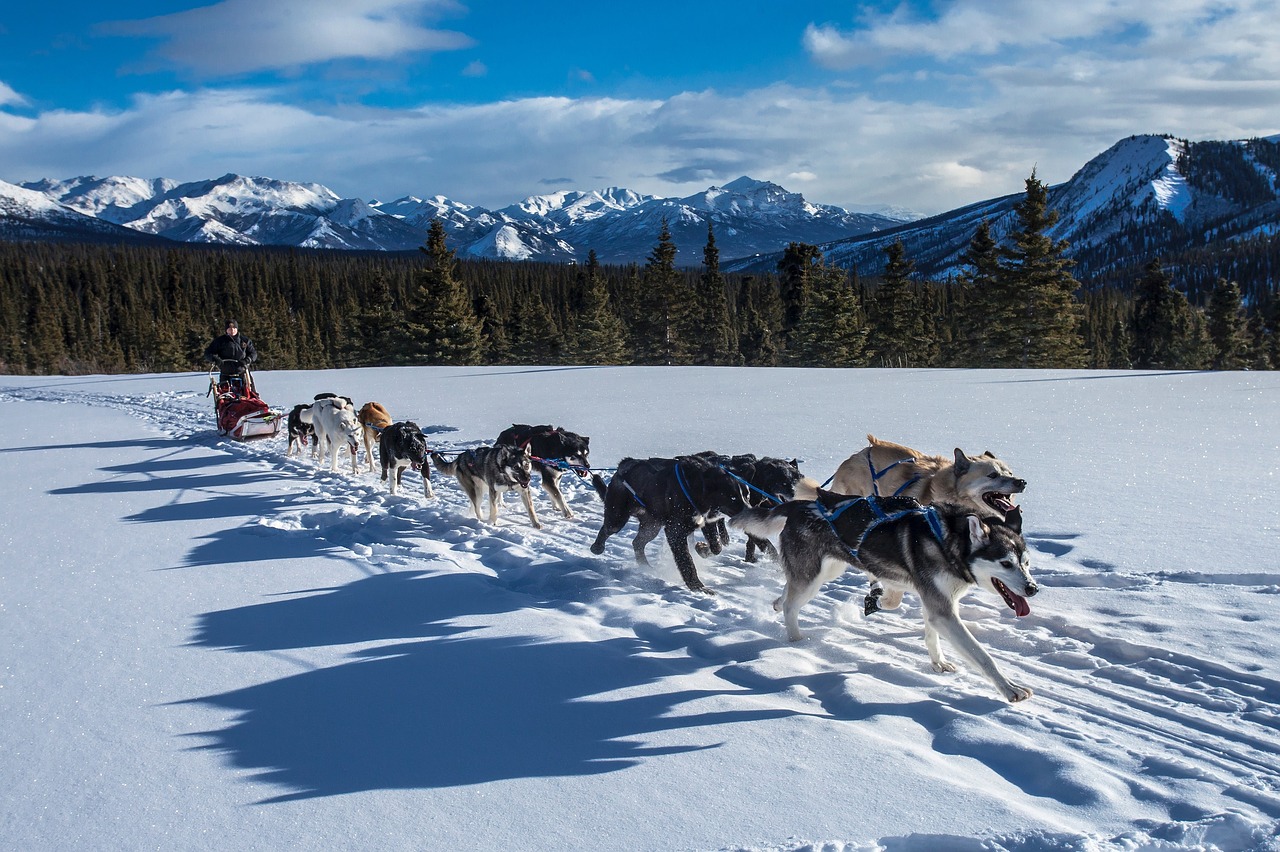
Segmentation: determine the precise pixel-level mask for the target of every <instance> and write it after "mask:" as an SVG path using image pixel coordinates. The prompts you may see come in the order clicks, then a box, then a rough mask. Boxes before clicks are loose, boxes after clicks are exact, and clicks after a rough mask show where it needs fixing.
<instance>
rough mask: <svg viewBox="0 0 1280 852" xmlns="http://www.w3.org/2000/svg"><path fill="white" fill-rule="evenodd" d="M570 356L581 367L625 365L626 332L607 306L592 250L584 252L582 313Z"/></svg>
mask: <svg viewBox="0 0 1280 852" xmlns="http://www.w3.org/2000/svg"><path fill="white" fill-rule="evenodd" d="M573 354H574V357H575V358H576V360H577V361H578V362H579V363H583V364H600V365H607V364H626V363H628V362H629V361H630V355H629V353H628V352H627V331H626V327H625V326H624V325H623V322H622V319H621V318H620V317H619V316H618V313H617V312H616V311H615V310H614V309H613V305H612V304H611V303H610V299H609V290H608V288H607V287H605V282H604V278H603V277H602V276H601V274H600V262H599V261H598V260H597V259H596V253H595V250H594V249H592V250H591V251H589V252H587V264H586V280H585V282H584V290H583V297H582V311H581V313H580V315H579V319H578V328H577V347H576V348H575V350H574V353H573Z"/></svg>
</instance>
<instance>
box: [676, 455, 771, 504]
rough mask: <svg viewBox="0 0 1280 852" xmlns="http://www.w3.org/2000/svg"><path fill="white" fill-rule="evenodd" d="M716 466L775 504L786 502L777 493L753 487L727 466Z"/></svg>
mask: <svg viewBox="0 0 1280 852" xmlns="http://www.w3.org/2000/svg"><path fill="white" fill-rule="evenodd" d="M717 467H719V468H720V469H721V470H723V471H724V472H725V473H727V474H729V475H730V476H732V477H733V478H734V479H736V480H738V481H739V482H741V483H742V484H743V485H745V486H747V487H748V488H750V489H751V490H752V491H754V492H756V493H757V494H759V495H761V496H762V497H768V498H769V499H770V500H772V501H773V502H774V503H775V504H777V505H782V503H784V502H786V501H784V500H783V499H782V498H781V497H779V496H778V495H776V494H770V493H769V492H768V491H765V490H764V489H762V488H757V487H755V486H754V485H752V484H751V483H750V482H747V481H746V480H745V479H743V478H742V477H741V476H738V474H736V473H734V472H733V471H731V470H729V468H727V467H725V466H724V465H717ZM691 502H692V501H691Z"/></svg>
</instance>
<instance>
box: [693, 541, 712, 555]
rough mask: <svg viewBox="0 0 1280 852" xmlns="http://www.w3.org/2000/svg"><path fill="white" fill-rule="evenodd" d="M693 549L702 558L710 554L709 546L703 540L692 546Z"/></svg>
mask: <svg viewBox="0 0 1280 852" xmlns="http://www.w3.org/2000/svg"><path fill="white" fill-rule="evenodd" d="M693 549H694V550H695V551H697V553H698V555H699V556H701V557H702V558H703V559H706V558H707V557H708V556H710V555H711V546H710V545H709V544H707V543H706V542H705V541H700V542H698V543H697V544H695V545H694V546H693Z"/></svg>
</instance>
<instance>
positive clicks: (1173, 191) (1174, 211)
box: [1151, 139, 1191, 222]
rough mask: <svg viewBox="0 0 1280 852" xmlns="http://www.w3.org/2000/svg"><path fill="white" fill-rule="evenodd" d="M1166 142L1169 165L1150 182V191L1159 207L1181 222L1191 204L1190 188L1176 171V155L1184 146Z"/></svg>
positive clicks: (1174, 142)
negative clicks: (1167, 144)
mask: <svg viewBox="0 0 1280 852" xmlns="http://www.w3.org/2000/svg"><path fill="white" fill-rule="evenodd" d="M1167 141H1168V143H1169V148H1168V152H1169V164H1168V165H1167V166H1165V168H1164V173H1163V174H1162V175H1160V177H1158V178H1156V179H1155V180H1154V181H1152V182H1151V190H1152V192H1154V193H1155V195H1156V200H1157V201H1158V202H1159V204H1160V207H1161V208H1162V209H1164V210H1168V211H1169V213H1170V215H1172V216H1173V218H1175V219H1177V220H1178V221H1179V222H1181V221H1182V220H1183V218H1184V216H1185V214H1186V210H1187V207H1188V205H1190V204H1191V188H1190V187H1189V186H1187V179H1186V178H1185V177H1183V175H1182V173H1181V172H1179V171H1178V165H1177V161H1178V155H1179V154H1181V153H1182V152H1183V150H1184V149H1185V147H1186V146H1185V145H1184V144H1183V143H1182V142H1180V141H1179V140H1177V139H1169V140H1167Z"/></svg>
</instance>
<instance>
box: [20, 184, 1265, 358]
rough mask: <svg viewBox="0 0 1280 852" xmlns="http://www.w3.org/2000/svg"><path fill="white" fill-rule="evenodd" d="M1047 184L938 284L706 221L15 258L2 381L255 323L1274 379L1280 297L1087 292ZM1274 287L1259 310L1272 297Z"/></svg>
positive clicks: (338, 338)
mask: <svg viewBox="0 0 1280 852" xmlns="http://www.w3.org/2000/svg"><path fill="white" fill-rule="evenodd" d="M1056 219H1057V214H1056V213H1054V212H1053V211H1051V210H1049V209H1047V189H1046V187H1045V186H1044V184H1043V183H1042V182H1040V181H1039V180H1038V178H1037V177H1036V176H1035V174H1034V173H1033V174H1032V175H1031V177H1030V178H1028V179H1027V181H1026V194H1025V196H1024V198H1023V199H1022V201H1021V202H1020V203H1019V205H1018V208H1017V226H1016V228H1014V229H1013V231H1012V232H1011V233H1010V234H1009V235H1007V236H1006V238H1005V240H1004V241H1003V243H997V241H996V240H995V239H994V238H993V236H992V233H991V230H990V228H989V227H988V226H987V225H986V224H985V223H984V224H982V225H980V226H978V228H977V229H976V231H975V233H974V235H973V238H972V240H971V241H970V243H969V246H968V250H967V252H966V255H965V272H964V274H963V275H961V276H960V277H959V278H958V279H956V280H951V281H945V282H933V281H923V280H920V279H919V277H918V276H917V275H916V274H915V271H914V264H913V262H912V260H911V259H910V258H909V257H908V256H907V255H906V250H905V249H904V248H903V246H902V244H901V243H895V244H893V245H891V246H889V247H888V248H887V249H886V252H885V254H886V265H885V268H884V270H883V271H882V272H881V274H879V275H877V276H875V277H874V278H868V279H866V280H863V279H862V278H861V277H860V276H859V275H858V272H857V270H856V269H842V268H839V267H836V266H833V265H830V264H828V263H827V262H826V261H825V259H824V258H823V255H822V253H821V251H820V250H819V249H818V248H817V247H816V246H812V245H807V244H805V243H799V242H793V243H791V244H790V245H788V246H787V248H786V250H785V252H784V253H783V255H782V259H781V260H780V261H779V262H778V264H777V269H776V272H775V273H773V274H767V275H747V274H727V273H724V272H722V271H721V269H720V257H719V250H718V248H717V247H716V240H715V231H714V227H713V226H712V225H708V230H707V240H706V243H705V245H704V246H703V247H702V262H701V264H700V265H698V266H697V267H680V266H677V264H676V258H677V255H678V247H677V246H676V245H675V244H674V242H673V240H672V238H671V234H670V231H669V230H668V228H667V226H666V224H665V223H664V224H663V226H662V228H661V230H660V232H659V233H658V235H657V237H656V242H655V245H654V247H653V250H652V251H651V252H650V254H649V256H648V258H647V259H646V261H645V262H644V263H643V264H640V263H636V264H630V265H625V266H618V265H602V264H600V263H598V262H597V260H596V258H595V254H594V252H592V253H591V254H590V255H589V256H588V258H587V259H586V261H585V262H583V263H580V264H545V263H528V262H525V263H513V262H501V261H484V260H463V259H459V258H458V257H457V256H456V255H455V253H454V252H453V250H451V249H450V248H449V247H448V244H447V235H446V233H445V230H444V227H443V225H441V223H439V222H438V221H437V222H434V223H432V225H431V228H430V230H429V233H428V237H427V241H426V244H425V245H424V246H422V248H421V249H420V250H419V252H417V253H416V254H413V253H410V254H387V253H341V254H339V253H333V252H323V251H304V250H284V249H278V250H271V249H236V248H227V247H223V248H211V247H189V246H174V247H172V248H170V247H162V248H155V247H138V246H116V247H107V246H95V245H75V244H59V243H0V372H6V373H36V374H83V373H118V372H176V371H185V370H190V369H198V368H200V367H201V366H202V364H201V354H202V352H203V350H204V347H205V346H206V344H207V343H208V341H209V340H210V339H211V337H212V336H213V335H214V334H216V333H217V332H218V331H219V330H220V329H221V328H222V326H223V324H224V321H225V320H226V319H227V318H229V317H235V318H238V319H239V320H240V323H241V331H242V333H243V334H246V335H247V336H249V337H250V338H252V339H253V340H254V342H255V344H256V346H257V348H258V351H259V353H260V356H261V362H260V367H262V368H267V369H320V368H334V367H357V366H385V365H426V364H447V365H470V364H514V365H518V364H671V365H684V364H698V365H751V366H773V365H790V366H806V367H861V366H875V367H895V366H900V367H934V366H938V367H1040V368H1046V367H1054V368H1080V367H1098V368H1121V369H1123V368H1130V367H1133V368H1144V369H1275V368H1276V367H1277V366H1278V365H1280V351H1278V349H1277V342H1278V341H1280V333H1278V329H1277V325H1278V322H1280V300H1278V299H1277V297H1276V293H1275V289H1274V287H1273V286H1271V285H1270V284H1268V286H1266V287H1265V288H1262V289H1261V290H1259V289H1258V288H1257V286H1256V284H1255V285H1254V286H1253V288H1252V289H1251V290H1250V292H1251V293H1253V294H1255V295H1253V296H1251V297H1250V298H1249V299H1245V298H1243V297H1242V295H1241V289H1240V287H1239V285H1238V284H1237V283H1235V282H1234V281H1229V280H1227V279H1225V278H1223V279H1219V280H1218V281H1217V282H1216V283H1215V284H1214V286H1213V287H1212V288H1211V290H1210V291H1209V292H1208V294H1207V298H1204V299H1199V300H1193V299H1191V298H1188V296H1187V291H1186V288H1184V287H1181V286H1179V282H1178V281H1177V280H1175V275H1174V274H1173V273H1172V272H1171V271H1170V268H1169V267H1166V265H1165V264H1163V263H1162V262H1161V260H1160V259H1158V258H1152V259H1150V260H1149V261H1148V263H1147V265H1146V268H1145V270H1144V272H1143V274H1142V276H1141V277H1140V278H1139V279H1138V280H1136V281H1133V282H1130V283H1129V284H1128V286H1123V287H1121V286H1112V285H1107V286H1086V284H1082V282H1080V281H1078V280H1077V279H1076V278H1075V277H1073V275H1072V263H1071V260H1070V259H1069V258H1068V256H1067V249H1068V246H1067V244H1066V243H1065V242H1062V241H1054V240H1052V239H1051V238H1049V237H1048V236H1046V231H1047V230H1048V229H1049V228H1050V227H1051V226H1052V225H1053V224H1054V222H1055V221H1056ZM1258 293H1261V295H1260V296H1259V295H1256V294H1258Z"/></svg>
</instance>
